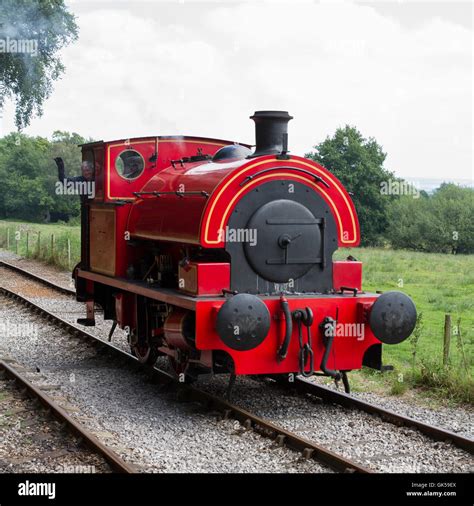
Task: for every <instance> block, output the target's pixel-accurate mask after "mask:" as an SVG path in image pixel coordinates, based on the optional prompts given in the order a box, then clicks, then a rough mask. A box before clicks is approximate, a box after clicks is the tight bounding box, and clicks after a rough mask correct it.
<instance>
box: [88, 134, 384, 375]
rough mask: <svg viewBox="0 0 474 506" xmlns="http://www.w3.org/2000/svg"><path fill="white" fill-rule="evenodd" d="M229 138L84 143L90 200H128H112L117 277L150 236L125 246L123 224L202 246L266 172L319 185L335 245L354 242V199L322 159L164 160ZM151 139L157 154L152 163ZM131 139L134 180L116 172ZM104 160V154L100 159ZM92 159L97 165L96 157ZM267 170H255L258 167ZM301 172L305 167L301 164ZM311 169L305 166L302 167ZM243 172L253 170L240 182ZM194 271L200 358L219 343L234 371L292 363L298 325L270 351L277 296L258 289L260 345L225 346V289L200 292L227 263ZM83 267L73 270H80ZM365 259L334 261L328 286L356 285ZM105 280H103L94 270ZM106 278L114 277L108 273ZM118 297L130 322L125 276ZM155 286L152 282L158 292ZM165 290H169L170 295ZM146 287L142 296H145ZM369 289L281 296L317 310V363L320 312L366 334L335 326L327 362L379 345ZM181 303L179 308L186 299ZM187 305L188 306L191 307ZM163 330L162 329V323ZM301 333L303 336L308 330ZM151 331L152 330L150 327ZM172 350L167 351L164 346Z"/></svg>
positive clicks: (341, 363)
mask: <svg viewBox="0 0 474 506" xmlns="http://www.w3.org/2000/svg"><path fill="white" fill-rule="evenodd" d="M227 144H230V142H229V141H219V140H217V139H203V138H197V137H195V138H192V137H183V138H179V139H178V138H166V137H144V138H139V139H131V140H130V141H125V140H122V141H114V142H107V143H95V144H94V145H93V146H89V147H88V146H84V148H83V150H84V151H87V150H88V149H89V150H93V151H94V153H95V159H96V177H97V178H98V181H97V188H99V190H100V191H99V193H98V194H97V198H96V201H95V202H96V203H98V202H103V203H104V204H106V205H107V204H108V205H111V204H112V205H113V204H118V203H121V202H119V201H127V203H126V204H124V205H114V206H113V208H114V209H115V212H116V273H115V277H116V278H119V277H120V278H126V269H127V266H128V265H130V264H131V263H132V260H137V259H140V258H142V257H143V256H144V255H145V254H147V253H149V248H148V247H147V244H146V243H145V244H142V245H140V246H138V247H129V246H128V244H127V240H126V237H125V232H129V233H130V236H131V239H133V238H140V239H150V240H153V241H160V242H161V244H160V254H161V253H164V254H168V255H170V256H171V257H173V258H174V259H179V258H180V256H179V255H180V253H179V250H180V248H181V244H183V243H184V244H195V245H200V246H201V247H203V248H222V247H223V246H224V242H223V237H222V235H221V234H219V231H220V230H222V229H225V227H226V225H227V222H228V218H229V215H230V213H231V212H232V210H233V208H234V207H235V206H236V205H237V203H238V202H239V200H240V199H241V198H242V197H243V196H244V195H245V194H246V193H247V192H249V191H251V190H253V189H254V188H255V186H257V185H260V184H264V183H265V182H267V181H271V180H285V181H290V182H291V181H297V182H300V183H302V184H304V185H306V186H307V187H308V188H310V189H311V190H312V191H315V192H317V193H318V194H319V195H320V196H321V198H323V199H324V200H325V201H326V202H327V204H328V205H329V207H330V209H331V212H332V213H333V216H334V219H335V222H336V225H337V230H338V245H339V246H357V245H358V244H359V241H360V230H359V223H358V219H357V214H356V212H355V208H354V205H353V203H352V200H351V198H350V196H349V195H348V193H347V192H346V190H345V189H344V187H343V186H342V184H341V183H340V182H339V180H338V179H337V178H336V177H335V176H334V175H333V174H331V173H330V172H329V171H327V170H326V169H324V168H323V167H322V166H320V165H319V164H317V163H315V162H313V161H311V160H307V159H305V158H301V157H297V156H291V159H290V160H278V159H276V157H275V156H264V157H258V158H254V159H245V160H240V161H234V162H223V163H212V162H209V161H204V162H197V163H185V164H184V166H180V165H179V164H177V165H176V167H172V166H170V161H171V160H176V159H180V158H181V157H184V156H192V155H195V154H197V149H198V148H200V149H201V150H202V153H203V154H213V153H214V152H215V151H217V149H219V148H220V147H222V146H224V145H227ZM157 145H158V159H157V161H156V162H150V161H149V158H150V157H151V156H152V155H153V154H154V153H155V149H156V146H157ZM127 148H133V149H135V150H136V151H138V152H139V153H140V154H141V155H142V156H143V158H144V160H145V170H144V172H143V174H142V175H141V176H140V177H139V178H138V179H136V180H135V181H128V180H126V179H123V178H121V177H120V176H119V175H118V174H117V173H116V171H115V159H116V157H117V156H118V155H119V154H120V153H121V152H122V150H123V149H127ZM101 159H103V162H99V160H101ZM101 164H102V166H101V167H98V168H97V166H98V165H101ZM268 169H272V170H271V171H269V172H264V173H260V172H261V171H267V170H268ZM303 171H304V172H303ZM308 172H309V174H308ZM313 174H314V175H317V176H319V177H321V178H322V179H323V180H324V181H326V182H327V183H328V184H329V188H327V187H326V186H324V185H323V184H321V183H317V182H315V180H314V178H313V177H312V175H313ZM248 176H253V177H252V178H251V179H250V180H248V182H247V183H246V184H243V185H242V183H244V182H245V181H246V178H247V177H248ZM140 191H141V192H153V191H155V192H176V191H179V192H201V191H204V192H206V193H207V195H208V196H207V197H205V196H202V195H191V196H190V195H186V196H184V197H180V196H178V195H176V194H170V195H162V196H160V197H156V196H152V195H148V196H147V195H143V196H142V197H141V198H136V196H135V195H134V194H133V192H140ZM147 248H148V249H147ZM190 267H191V268H193V269H195V272H196V278H197V295H198V296H197V297H195V298H193V299H192V301H193V304H195V312H196V347H197V349H199V350H201V351H202V354H201V359H202V360H203V361H206V363H208V362H210V358H209V350H224V351H226V352H227V353H228V354H229V355H231V357H232V358H233V360H234V363H235V372H236V373H237V374H263V373H267V374H271V373H289V372H298V370H299V364H298V352H299V344H298V331H297V326H296V325H294V329H293V334H292V340H291V344H290V348H289V352H288V356H287V358H286V359H285V360H283V361H278V360H277V350H278V349H279V347H280V345H281V342H282V339H283V335H284V329H285V321H284V316H283V313H282V311H281V308H280V300H279V297H275V296H272V297H262V300H263V301H264V302H265V304H266V305H267V307H268V309H269V311H270V314H271V318H272V320H271V327H270V331H269V334H268V336H267V337H266V338H265V340H264V342H263V343H262V344H260V346H258V347H257V348H255V349H253V350H250V351H246V352H238V351H235V350H232V349H230V348H228V347H227V346H226V345H225V344H224V343H223V342H222V341H221V339H220V337H219V336H218V334H217V332H216V330H215V322H216V317H217V312H218V310H219V308H220V307H221V306H222V304H224V303H225V298H224V297H223V296H219V297H217V296H214V297H212V298H210V297H204V295H207V294H220V293H222V289H223V288H228V287H229V282H230V265H229V264H228V263H220V264H219V263H202V264H198V263H194V264H193V265H190ZM79 275H80V274H79ZM361 276H362V266H361V263H360V262H334V269H333V280H334V286H335V288H339V287H340V286H348V287H355V288H358V289H359V290H360V289H361V288H362V287H361ZM101 279H102V281H101V283H102V284H107V282H106V281H104V280H103V278H101ZM110 279H111V280H112V279H113V278H110ZM94 284H95V281H88V287H89V293H90V296H91V298H93V296H94V295H93V292H94ZM113 290H114V296H115V298H116V300H115V303H116V309H117V318H118V320H119V323H120V325H121V326H122V327H124V326H130V327H132V328H133V327H134V326H135V325H136V321H135V318H136V317H135V313H136V311H135V309H136V307H135V306H136V300H137V299H136V295H134V294H133V293H132V292H133V287H132V285H130V287H128V285H127V284H124V285H122V286H120V287H117V285H116V286H115V288H113ZM159 292H160V289H156V293H157V294H158V293H159ZM169 292H170V290H168V292H167V293H168V294H169ZM173 292H175V293H176V296H177V297H178V301H177V302H173V304H174V307H176V306H178V307H179V306H180V304H181V302H182V301H186V304H189V299H190V297H189V295H187V294H185V293H183V292H179V291H178V290H175V291H173ZM147 296H148V295H147ZM154 298H156V299H158V300H160V298H159V297H154ZM376 298H377V295H374V294H358V295H357V297H354V296H352V295H350V294H344V295H318V296H311V297H309V296H304V297H302V296H296V295H295V296H287V299H288V302H289V305H290V310H295V309H298V308H304V307H306V306H307V307H310V308H311V309H312V310H313V313H314V324H313V326H312V329H311V330H312V342H313V350H314V353H315V362H314V363H315V369H316V370H318V369H319V366H320V363H321V359H322V355H323V340H322V334H321V331H320V330H319V324H320V322H321V321H322V320H323V318H324V317H326V316H331V317H333V318H336V316H337V321H338V323H339V324H355V323H358V324H361V325H363V327H361V328H363V329H364V336H363V338H360V336H359V337H358V336H357V335H353V336H350V335H346V336H341V335H338V334H336V338H335V340H334V344H333V349H332V352H331V355H330V359H329V362H328V364H327V366H328V367H329V368H331V369H337V370H350V369H359V368H360V367H361V366H362V360H363V356H364V353H365V351H366V350H367V349H368V348H369V347H370V346H372V345H373V344H380V341H379V340H377V339H376V338H375V337H374V335H373V334H372V332H371V331H370V328H369V326H368V325H366V324H365V322H366V320H367V314H368V312H369V311H370V307H371V305H372V304H373V302H374V301H375V300H376ZM186 304H184V303H183V307H188V306H186ZM188 308H189V307H188ZM161 331H162V330H160V332H161ZM303 331H304V339H305V340H306V330H305V328H303ZM153 332H158V331H157V330H155V331H153ZM169 351H170V352H173V351H172V350H169Z"/></svg>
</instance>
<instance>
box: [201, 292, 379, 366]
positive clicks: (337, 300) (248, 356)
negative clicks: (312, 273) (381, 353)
mask: <svg viewBox="0 0 474 506" xmlns="http://www.w3.org/2000/svg"><path fill="white" fill-rule="evenodd" d="M286 297H287V300H288V303H289V306H290V310H291V311H293V310H295V309H298V308H304V307H306V306H308V307H310V308H311V309H312V310H313V314H314V323H313V325H312V328H311V331H312V343H313V351H314V354H315V360H314V363H315V368H316V370H318V369H319V365H320V364H321V360H322V356H323V341H322V333H321V331H320V330H319V324H320V323H321V321H322V320H323V318H324V317H325V316H331V317H332V318H336V314H337V321H338V323H339V324H344V323H347V324H355V323H359V324H362V325H363V327H361V328H363V329H364V330H363V332H364V336H363V338H362V339H360V338H358V337H357V335H354V336H352V337H351V336H347V335H346V336H344V335H338V334H336V337H335V339H334V344H333V351H332V352H331V355H330V359H329V361H328V367H329V368H330V369H339V370H346V369H360V368H361V367H362V359H363V356H364V353H365V351H366V350H367V348H369V347H370V346H372V345H373V344H380V341H379V340H378V339H377V338H376V337H375V336H374V335H373V334H372V332H371V330H370V327H369V325H368V324H366V323H365V321H364V320H363V319H362V318H363V313H361V312H360V311H358V305H361V303H365V304H368V306H369V307H370V306H371V305H372V304H373V302H374V301H375V300H376V298H377V295H375V294H364V295H358V296H357V297H353V296H352V295H344V296H320V297H290V296H286ZM262 300H263V301H264V302H265V304H266V305H267V307H268V309H269V311H270V315H271V316H272V323H271V327H270V332H269V334H268V336H267V337H266V338H265V340H264V341H263V343H262V344H260V346H258V347H257V348H254V349H253V350H249V351H235V350H232V349H231V348H228V347H227V346H226V345H225V344H224V343H223V342H222V341H221V339H220V337H219V336H218V334H217V332H216V330H215V328H214V325H215V321H216V316H217V312H218V310H219V308H220V307H221V306H222V304H223V303H224V301H221V302H216V301H211V302H208V301H200V302H198V305H197V309H196V347H197V348H198V349H201V350H225V351H226V352H227V353H229V355H231V356H232V358H233V360H234V362H235V372H236V373H237V374H264V373H265V374H270V373H288V372H297V371H298V370H299V366H298V352H299V344H298V330H297V327H296V325H295V324H294V325H293V334H292V338H291V344H290V348H289V350H288V356H287V358H286V359H285V360H283V361H281V362H279V361H278V360H277V359H276V357H277V350H278V349H279V347H280V345H281V342H282V340H283V336H284V333H285V320H284V316H283V313H282V311H281V309H280V300H279V297H262ZM275 317H277V318H278V320H275ZM359 330H360V329H359ZM354 334H355V332H354ZM359 335H360V334H359ZM303 337H304V340H305V341H304V342H306V330H305V328H304V327H303Z"/></svg>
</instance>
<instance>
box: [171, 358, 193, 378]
mask: <svg viewBox="0 0 474 506" xmlns="http://www.w3.org/2000/svg"><path fill="white" fill-rule="evenodd" d="M168 363H169V365H170V369H171V371H172V373H173V375H174V376H175V378H176V379H178V381H180V382H182V383H188V384H189V383H194V382H195V381H196V380H197V377H196V376H195V375H193V374H192V372H193V369H194V368H193V365H192V364H190V363H189V358H188V357H184V356H182V355H181V356H180V359H179V360H176V359H175V358H174V357H171V356H169V355H168Z"/></svg>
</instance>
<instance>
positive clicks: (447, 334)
mask: <svg viewBox="0 0 474 506" xmlns="http://www.w3.org/2000/svg"><path fill="white" fill-rule="evenodd" d="M450 345H451V315H450V314H446V315H444V346H443V365H448V361H449V346H450Z"/></svg>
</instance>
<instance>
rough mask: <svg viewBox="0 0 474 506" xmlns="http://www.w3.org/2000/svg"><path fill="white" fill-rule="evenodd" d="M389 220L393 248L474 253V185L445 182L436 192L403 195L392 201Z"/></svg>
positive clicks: (388, 234) (389, 235) (390, 239)
mask: <svg viewBox="0 0 474 506" xmlns="http://www.w3.org/2000/svg"><path fill="white" fill-rule="evenodd" d="M389 223H390V224H389V227H388V229H387V238H388V240H389V241H390V243H391V245H392V246H393V247H394V248H408V249H413V250H417V251H430V252H439V253H474V189H472V188H462V187H459V186H457V185H455V184H443V185H441V186H440V187H439V188H438V189H437V190H436V191H435V192H434V193H433V195H426V194H422V196H421V197H420V198H419V199H414V198H413V197H411V196H408V195H406V196H403V197H401V198H400V199H398V200H394V201H393V202H391V204H390V209H389Z"/></svg>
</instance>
